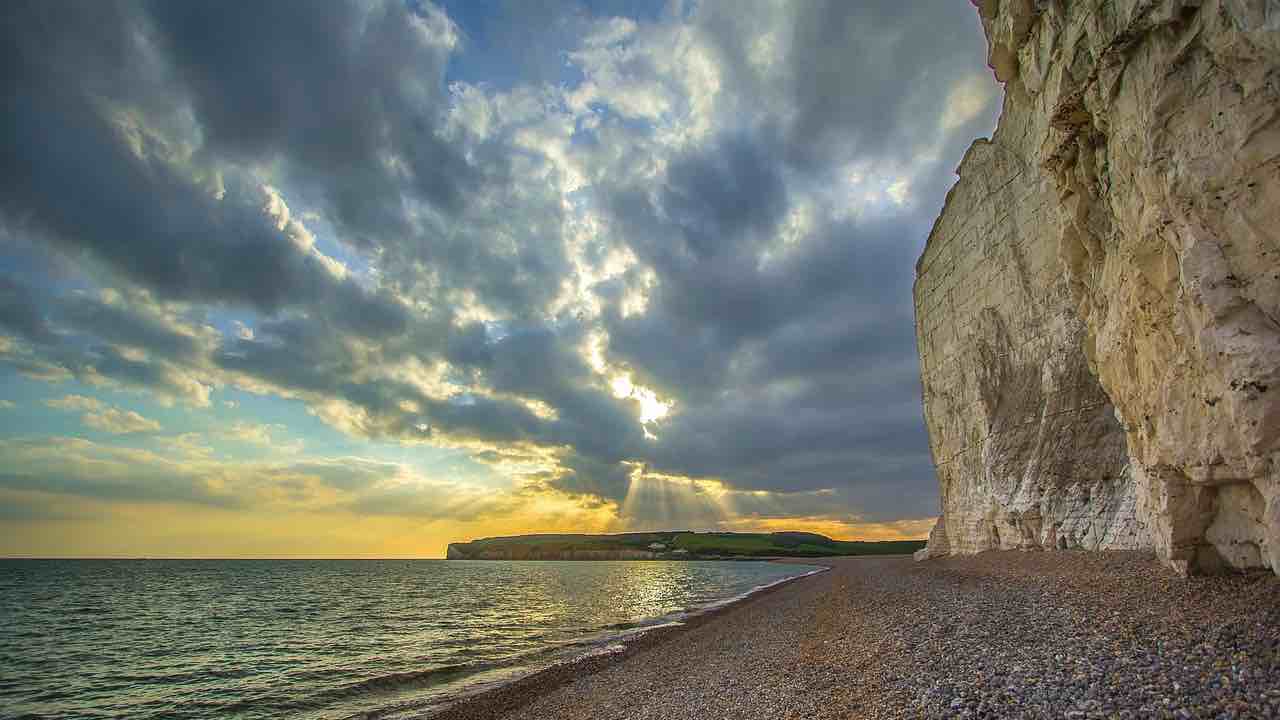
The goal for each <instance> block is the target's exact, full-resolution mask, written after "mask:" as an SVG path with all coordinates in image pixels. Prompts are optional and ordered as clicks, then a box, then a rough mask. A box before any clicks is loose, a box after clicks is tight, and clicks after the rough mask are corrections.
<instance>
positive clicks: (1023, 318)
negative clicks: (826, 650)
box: [915, 0, 1280, 572]
mask: <svg viewBox="0 0 1280 720" xmlns="http://www.w3.org/2000/svg"><path fill="white" fill-rule="evenodd" d="M975 4H976V5H978V7H979V12H980V14H981V17H982V22H983V26H984V28H985V30H986V34H987V39H988V42H989V45H990V56H989V60H990V64H991V66H992V68H993V69H994V71H995V74H996V77H997V79H999V80H1000V81H1001V82H1003V83H1004V84H1005V100H1004V109H1003V114H1002V116H1001V119H1000V125H999V128H998V129H997V131H996V132H995V134H994V136H993V137H992V138H991V140H989V141H987V140H980V141H978V142H976V143H974V145H973V147H972V148H970V150H969V152H968V154H967V155H966V156H965V159H964V161H963V163H962V164H961V166H960V169H959V174H960V179H959V182H958V183H957V185H956V187H955V188H954V189H953V190H952V191H951V193H950V194H949V195H948V197H947V203H946V207H945V208H944V209H943V212H942V215H941V216H940V217H939V218H938V220H937V223H936V224H935V226H934V228H933V231H932V233H931V234H930V237H929V241H928V245H927V247H926V248H925V251H924V253H923V255H922V256H921V258H920V260H919V263H918V264H917V267H916V275H917V279H916V285H915V305H916V321H917V322H916V325H917V335H918V345H919V349H920V355H921V372H922V380H923V387H924V404H925V419H926V423H927V425H928V429H929V434H930V442H931V447H932V451H933V456H934V461H935V463H936V465H937V471H938V478H939V481H940V484H941V491H942V517H941V519H940V520H939V523H938V526H937V527H936V528H935V530H934V532H933V533H932V535H931V536H930V540H929V546H928V549H927V550H925V551H923V552H921V553H920V556H921V557H929V556H936V555H941V554H946V553H952V552H954V553H969V552H977V551H981V550H985V549H989V548H1086V549H1105V548H1152V549H1154V550H1156V551H1157V552H1158V554H1159V555H1160V556H1161V557H1162V558H1163V559H1164V560H1165V562H1167V563H1168V564H1170V565H1171V566H1172V567H1174V568H1176V569H1178V570H1180V571H1182V572H1194V571H1213V570H1217V569H1222V568H1260V567H1270V568H1272V569H1273V570H1280V462H1278V461H1280V121H1278V120H1277V114H1278V113H1280V4H1277V3H1276V2H1275V0H1216V1H1215V0H1194V1H1193V0H1115V1H1114V2H1099V1H1096V0H1095V1H1084V2H1064V1H1063V0H981V1H980V2H979V1H978V0H975Z"/></svg>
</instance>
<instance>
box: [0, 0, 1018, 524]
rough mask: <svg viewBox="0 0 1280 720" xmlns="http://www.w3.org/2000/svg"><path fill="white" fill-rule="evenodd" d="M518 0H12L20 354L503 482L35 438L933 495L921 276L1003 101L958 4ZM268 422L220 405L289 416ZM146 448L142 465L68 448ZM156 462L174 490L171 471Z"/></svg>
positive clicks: (1, 323)
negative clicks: (446, 456) (481, 6)
mask: <svg viewBox="0 0 1280 720" xmlns="http://www.w3.org/2000/svg"><path fill="white" fill-rule="evenodd" d="M535 5H536V7H535V6H534V5H531V4H528V3H513V4H511V5H510V7H509V8H508V10H509V12H508V13H507V14H504V15H502V16H501V17H499V18H495V19H494V20H493V22H492V23H491V24H490V25H488V26H487V28H488V29H487V30H482V29H479V28H478V27H476V26H474V25H473V26H471V27H467V26H465V21H466V18H465V17H460V18H450V17H448V15H447V14H446V13H445V12H443V11H442V10H440V9H438V8H437V7H435V6H434V5H432V4H431V3H429V2H423V3H404V2H400V1H399V0H377V1H374V2H330V3H323V4H316V3H307V2H279V3H273V4H271V5H270V6H269V7H265V8H264V7H256V6H254V7H250V6H247V5H237V4H230V5H191V4H175V3H169V2H146V1H140V2H104V3H95V4H92V5H91V6H86V7H84V8H79V9H78V11H77V12H75V13H66V12H63V11H62V10H61V9H60V8H58V7H57V6H56V5H50V4H49V3H41V2H19V3H17V4H15V5H13V6H12V7H11V8H9V12H8V22H7V23H6V24H5V26H4V28H3V29H0V79H2V80H3V82H4V84H5V87H7V88H10V89H11V91H12V94H13V95H14V96H21V97H22V98H23V103H21V106H20V107H17V108H15V110H14V111H13V112H10V113H6V114H5V115H4V116H3V117H2V118H0V152H3V153H4V156H5V157H6V158H7V165H8V166H9V167H10V168H12V171H11V172H9V173H6V174H5V176H4V177H3V178H0V333H3V334H0V361H2V362H3V363H4V364H5V366H6V368H8V369H11V370H14V371H17V372H19V373H22V374H23V375H24V376H26V377H28V378H34V379H37V380H42V381H50V382H53V381H64V380H68V379H74V380H77V381H79V382H80V383H82V384H84V385H88V386H100V387H125V388H130V389H142V390H146V391H149V392H151V393H153V394H154V397H155V398H156V399H157V400H159V401H161V402H165V403H171V402H181V403H184V404H185V405H187V406H188V407H189V408H192V409H197V410H198V409H201V408H209V407H211V404H210V397H211V394H212V393H213V392H214V391H215V390H218V389H229V388H235V389H238V390H242V391H247V392H250V393H254V394H256V395H258V396H260V397H262V398H263V399H264V401H265V402H275V401H279V400H280V399H287V400H289V401H299V402H301V403H303V404H305V406H306V408H307V409H308V410H309V411H310V412H311V413H312V414H313V415H314V416H315V417H317V418H319V419H320V420H322V421H323V422H325V423H327V424H328V425H330V426H332V427H334V428H337V429H339V430H340V431H342V432H344V433H347V434H348V435H350V436H352V437H354V438H358V439H370V440H377V441H391V442H399V443H403V444H405V445H420V444H431V445H434V446H436V447H437V448H446V449H454V450H457V451H459V452H463V453H466V454H469V455H470V456H471V457H473V458H474V459H475V460H477V461H478V462H482V463H485V464H487V465H489V466H490V467H493V468H496V470H495V471H496V472H498V471H500V472H501V473H503V474H504V475H505V476H506V477H507V479H508V481H509V484H510V487H509V488H507V489H506V492H507V493H508V494H506V495H503V496H501V501H494V502H490V501H489V500H488V499H486V494H485V493H484V492H478V491H476V490H475V489H474V488H471V487H468V486H465V485H462V484H456V483H453V484H451V483H439V482H426V481H422V479H421V478H416V479H414V478H409V479H406V478H408V477H409V476H407V475H405V474H404V473H403V472H402V471H401V470H400V469H394V468H393V469H391V470H388V469H387V468H384V467H381V466H378V467H374V466H367V465H364V464H360V463H356V465H355V466H354V469H352V470H350V471H349V472H347V473H346V474H343V472H342V471H341V470H339V469H336V468H334V467H331V466H330V465H327V464H325V463H323V462H322V463H319V464H314V463H313V464H311V465H308V466H305V467H304V465H302V464H300V463H302V462H303V458H301V457H291V458H288V459H287V461H286V462H281V463H277V464H276V465H273V466H270V467H267V466H265V465H257V466H253V467H249V466H245V465H237V464H235V461H233V460H227V459H223V458H216V457H215V454H214V453H212V451H210V450H209V449H208V446H207V445H205V444H203V440H200V441H199V442H197V440H196V439H193V438H190V437H188V438H187V440H185V441H180V440H177V439H172V438H181V437H184V436H185V435H184V432H183V431H184V430H186V429H188V428H176V427H175V428H167V429H166V430H167V432H169V433H175V435H167V436H165V437H167V438H171V439H172V440H171V441H163V442H160V441H159V439H158V438H156V439H157V441H158V443H159V444H158V447H160V448H161V451H160V452H158V453H157V458H160V459H158V460H157V459H154V458H151V457H142V456H121V455H113V454H112V452H111V451H108V450H106V449H104V448H101V447H96V446H95V447H93V448H84V447H79V449H78V450H77V452H78V455H77V456H78V457H80V458H81V462H80V464H79V465H76V466H75V467H70V466H65V465H58V466H57V467H56V471H55V469H50V468H53V466H52V465H51V466H50V468H46V470H47V472H44V475H40V477H45V478H46V479H48V482H49V483H52V485H51V486H52V487H62V488H65V489H67V490H68V491H69V492H70V491H71V490H76V491H77V492H78V491H84V492H87V493H90V494H92V493H98V494H99V495H100V496H102V497H108V496H112V497H115V496H117V495H118V496H120V497H128V498H135V499H137V498H165V497H167V498H169V499H170V500H172V501H183V502H195V503H206V504H211V505H216V506H219V507H221V506H236V507H241V506H243V505H244V504H246V503H251V502H261V503H266V504H271V503H275V502H282V503H286V504H287V503H288V502H304V500H303V499H305V503H317V504H319V505H325V503H328V505H325V507H329V506H332V507H339V506H341V507H345V508H349V509H351V511H352V512H361V513H366V514H370V515H379V516H388V514H390V513H393V512H402V513H407V514H416V515H420V516H422V517H431V518H436V517H442V516H444V515H448V514H450V513H453V514H456V515H458V516H465V517H497V516H499V515H501V514H502V513H504V512H508V511H509V507H508V506H507V505H506V504H505V503H508V502H514V503H518V502H519V498H521V497H525V496H522V495H521V493H533V494H534V495H536V497H537V498H538V499H539V502H542V503H544V504H545V505H546V507H548V508H551V509H548V511H547V512H549V513H559V514H560V515H558V516H560V517H587V516H590V517H592V518H596V515H595V513H596V512H597V510H599V509H603V510H600V511H601V512H605V511H607V512H613V513H615V516H614V521H615V522H616V523H618V527H650V526H654V525H655V524H662V523H667V522H690V523H704V522H705V523H711V524H712V525H715V526H722V524H723V523H734V522H741V523H750V522H756V523H768V522H773V521H774V520H775V519H783V518H786V517H793V518H808V520H806V522H812V523H828V522H829V523H844V525H841V527H847V528H853V527H866V528H871V527H872V526H873V525H875V524H877V523H888V522H895V521H897V520H901V519H903V518H906V519H908V520H911V521H912V522H914V521H916V520H918V519H919V518H923V517H925V516H927V515H929V514H930V513H931V512H932V511H933V509H934V507H935V506H936V489H935V487H934V478H933V473H932V468H931V463H930V458H929V455H928V448H927V443H926V441H925V435H924V431H923V427H922V423H921V415H920V409H919V386H918V380H917V368H916V360H915V349H914V336H913V330H912V308H911V299H910V298H911V294H910V284H911V280H912V266H913V262H914V258H915V255H916V254H917V253H918V252H919V249H920V247H921V246H922V244H923V240H924V238H925V236H926V235H927V232H928V227H929V224H930V222H931V220H932V217H933V216H934V215H935V214H936V212H937V209H938V208H939V207H940V206H941V203H942V199H943V195H944V193H945V190H946V188H947V186H949V185H950V183H951V182H952V181H953V179H954V176H953V174H952V168H954V167H955V165H956V164H957V163H958V160H959V158H960V155H961V153H962V152H963V150H964V147H965V146H966V145H967V143H968V141H969V139H970V138H971V137H973V136H974V135H976V134H979V133H981V132H984V131H986V130H989V129H990V126H991V125H992V123H993V120H994V113H995V110H996V103H995V101H996V99H997V95H998V93H997V92H995V88H994V83H993V82H992V80H991V78H990V75H989V73H987V72H986V70H985V68H984V66H983V64H984V57H985V54H984V52H983V48H982V36H981V32H980V28H979V27H978V23H977V19H976V14H975V13H974V12H973V11H972V9H971V8H969V7H967V6H964V4H962V3H960V4H958V3H954V2H943V1H941V0H938V1H931V2H924V3H916V4H912V5H911V6H910V7H907V6H905V5H903V4H901V3H894V2H889V1H888V0H884V1H877V2H863V3H847V2H846V3H840V2H809V3H801V4H778V3H767V2H760V3H750V4H749V5H747V4H743V3H701V4H697V5H694V6H689V7H683V6H681V8H679V9H677V8H676V6H671V7H670V8H668V9H667V10H664V11H660V12H655V13H652V14H648V15H645V16H640V17H629V18H623V17H611V16H610V15H609V14H608V13H607V12H604V11H603V10H601V8H600V6H593V7H592V8H588V7H584V6H580V5H578V4H577V3H575V2H564V3H539V4H535ZM614 10H617V11H618V12H619V13H621V12H622V11H623V10H628V8H614ZM460 22H462V23H464V24H463V25H460V24H459V23H460ZM939 27H967V28H970V29H971V32H957V33H947V34H945V37H941V36H939V35H938V33H937V32H936V29H937V28H939ZM228 38H234V39H235V42H229V41H228ZM509 41H510V42H509ZM513 59H515V60H513ZM6 371H7V370H6ZM619 388H624V389H626V391H625V392H619V391H618V389H619ZM71 398H79V399H71ZM89 401H92V402H95V403H99V404H98V405H95V406H93V407H89V405H88V402H89ZM57 402H59V403H63V404H64V405H65V406H64V407H61V409H65V410H68V411H76V412H80V413H82V414H83V417H82V420H83V422H84V423H85V425H86V426H89V427H92V428H95V429H99V430H104V431H107V432H113V433H144V432H149V433H156V432H159V431H160V430H161V428H160V426H159V424H158V423H155V422H154V421H152V420H149V419H147V418H145V417H143V416H141V415H138V414H137V413H135V412H133V411H127V410H123V409H120V408H114V407H110V406H106V405H103V404H101V403H100V402H99V401H96V400H93V399H92V398H89V397H87V396H67V397H64V398H62V399H61V400H59V401H57ZM224 402H230V401H224ZM225 407H231V406H225ZM287 430H289V429H287V428H277V427H274V426H268V425H263V424H257V423H250V422H243V421H242V422H238V423H236V424H233V425H231V426H229V427H226V428H225V429H223V430H221V431H215V432H213V433H211V434H210V437H218V436H219V435H220V436H221V437H223V438H224V439H232V440H235V441H236V442H237V443H249V444H254V445H258V446H260V447H264V448H275V449H287V450H289V451H290V452H291V453H292V454H294V455H301V453H302V450H303V446H302V445H301V444H299V442H298V441H296V440H295V441H291V442H289V443H286V444H284V445H282V444H281V443H280V441H279V439H280V438H281V437H283V436H284V435H283V433H285V432H286V431H287ZM166 443H167V444H166ZM28 451H30V452H34V450H30V449H28V450H24V451H23V452H28ZM12 452H18V450H17V449H13V450H12ZM24 457H25V456H24ZM164 458H168V460H165V459H164ZM179 458H181V459H182V460H181V461H182V462H187V463H194V464H193V465H192V466H191V467H183V468H176V467H172V466H166V465H165V464H164V463H165V462H174V463H176V462H179ZM48 462H50V463H52V462H53V461H52V460H48ZM130 462H136V463H141V464H143V465H145V466H146V467H148V468H151V469H152V470H153V471H154V472H155V473H156V474H155V476H154V477H153V478H151V479H150V480H149V479H147V477H141V478H140V479H138V478H130V477H126V476H125V475H124V474H122V473H119V474H116V475H112V474H110V473H108V475H107V477H108V478H113V479H109V480H106V481H101V480H94V479H93V478H92V477H90V476H89V475H87V474H85V473H84V472H83V471H82V470H83V467H87V466H90V465H93V466H95V467H97V466H102V467H107V466H110V467H111V468H115V467H117V466H121V467H123V466H125V465H127V464H128V463H130ZM325 462H328V461H325ZM638 467H640V468H644V470H643V472H641V473H639V474H637V472H636V470H635V468H638ZM218 468H221V470H218ZM162 469H163V470H162ZM15 472H16V471H15ZM32 472H33V473H34V472H35V471H34V470H33V471H32ZM113 472H114V471H113ZM162 472H175V473H178V474H177V475H176V477H180V478H183V480H182V482H181V483H178V486H179V487H180V488H183V489H172V488H171V489H169V490H160V489H157V488H158V487H162V486H161V485H157V486H156V487H152V485H151V484H149V483H151V481H152V480H154V479H156V478H158V477H160V474H161V473H162ZM383 472H389V473H390V474H389V475H381V474H379V473H383ZM37 475H38V473H37V474H32V475H22V474H21V473H19V474H17V475H14V477H15V478H20V477H30V478H34V477H36V476H37ZM145 475H146V473H143V476H145ZM654 478H661V480H654ZM13 482H14V483H16V484H15V487H18V486H22V487H26V486H25V485H22V483H21V482H18V480H14V481H13ZM23 482H27V481H23ZM30 482H31V483H36V484H39V483H37V482H36V481H35V480H30ZM41 482H43V481H41ZM655 483H656V484H655ZM357 487H358V488H364V489H363V490H359V491H357V490H355V489H353V488H357ZM254 488H258V489H257V490H255V489H254ZM712 489H715V490H714V492H712ZM641 491H643V493H642V495H637V493H640V492H641ZM166 493H169V494H168V495H166ZM755 493H763V494H762V495H757V494H755ZM642 496H643V497H647V498H649V499H650V500H652V502H650V501H648V500H646V501H643V502H642V501H641V498H642ZM529 497H532V495H531V496H529ZM629 497H630V498H631V502H630V503H628V498H629ZM290 498H292V499H290ZM512 498H515V499H514V500H513V499H512ZM550 498H555V500H554V501H552V500H551V499H550ZM708 498H719V500H718V501H716V502H710V501H708ZM814 498H818V499H820V500H821V502H820V503H819V505H821V507H817V506H814V505H813V504H812V502H811V501H812V500H813V499H814ZM766 499H767V500H768V503H766V502H765V500H766ZM708 502H710V504H708ZM305 503H304V504H305ZM766 505H769V507H766ZM583 508H588V509H589V510H583ZM580 513H586V515H582V514H580ZM593 522H594V520H593ZM718 524H720V525H718ZM762 526H763V525H762ZM868 531H870V530H868Z"/></svg>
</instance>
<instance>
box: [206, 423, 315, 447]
mask: <svg viewBox="0 0 1280 720" xmlns="http://www.w3.org/2000/svg"><path fill="white" fill-rule="evenodd" d="M287 430H288V428H286V427H285V426H284V425H280V424H278V423H276V424H268V423H253V422H245V421H243V420H238V421H236V422H234V423H232V424H231V427H229V428H227V429H226V430H224V431H222V436H223V437H226V438H228V439H231V440H236V441H239V442H242V443H249V444H251V445H258V446H260V447H265V448H271V449H273V450H275V451H276V452H282V453H297V452H301V451H302V448H303V447H304V446H305V442H304V441H303V440H301V439H296V438H295V439H293V440H288V441H284V440H280V439H279V437H278V436H279V434H280V433H283V432H286V431H287Z"/></svg>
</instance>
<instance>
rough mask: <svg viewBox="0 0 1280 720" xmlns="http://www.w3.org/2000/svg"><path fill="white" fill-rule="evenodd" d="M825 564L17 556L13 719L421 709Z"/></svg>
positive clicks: (6, 607) (6, 692)
mask: <svg viewBox="0 0 1280 720" xmlns="http://www.w3.org/2000/svg"><path fill="white" fill-rule="evenodd" d="M814 570H815V568H813V567H808V566H801V565H783V564H776V563H767V562H662V561H654V562H501V561H443V560H404V561H398V560H350V561H347V560H316V561H311V560H194V561H186V560H0V717H6V718H9V717H24V716H25V717H58V718H63V717H95V718H96V717H128V718H279V717H285V718H300V719H304V720H311V719H320V718H351V717H367V718H404V717H415V716H419V715H421V714H424V713H429V712H430V711H431V710H432V709H433V708H439V707H441V706H442V705H443V704H447V703H448V702H450V701H452V700H455V699H456V698H458V697H459V696H461V695H464V694H467V693H470V692H475V691H477V690H479V689H483V688H486V687H490V686H492V685H494V684H498V683H501V682H505V681H509V680H511V679H513V678H515V677H518V676H520V675H523V674H526V673H528V672H531V671H533V670H536V669H539V668H542V667H546V666H548V665H551V664H553V663H556V662H560V661H564V660H567V659H571V658H573V657H575V656H578V655H582V654H586V653H595V652H610V651H612V650H614V649H617V647H618V643H619V642H623V641H625V638H626V637H627V636H628V635H634V634H636V633H638V632H643V631H645V630H646V629H648V628H652V627H656V626H659V625H662V624H666V623H670V622H679V621H680V620H681V619H682V618H684V617H687V615H688V614H689V613H694V612H699V611H701V610H705V609H707V608H709V607H713V606H715V605H718V604H723V603H724V602H726V601H729V600H731V599H733V598H735V597H740V596H742V595H743V594H744V593H749V592H751V591H752V590H753V589H757V588H760V587H763V586H767V585H770V584H773V583H775V582H778V581H781V580H783V579H785V578H788V577H794V576H797V575H802V574H806V573H808V572H812V571H814Z"/></svg>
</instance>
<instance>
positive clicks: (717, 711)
mask: <svg viewBox="0 0 1280 720" xmlns="http://www.w3.org/2000/svg"><path fill="white" fill-rule="evenodd" d="M807 562H808V563H809V564H823V565H827V566H829V567H830V568H831V570H830V571H829V572H825V573H821V574H818V575H813V576H810V577H807V578H801V579H798V580H795V581H792V582H790V583H787V584H784V585H780V586H777V587H775V588H771V589H769V590H766V591H764V592H761V593H758V594H757V595H754V596H752V597H750V598H748V599H746V600H744V601H742V602H740V603H737V604H735V605H732V606H729V607H727V608H724V609H722V610H720V611H718V612H715V613H711V614H709V615H707V616H704V617H701V618H698V619H695V620H694V621H692V622H690V623H689V624H688V625H686V626H684V627H680V628H673V629H663V630H657V631H653V632H650V633H648V634H646V635H644V636H642V637H641V638H639V639H638V640H636V641H634V642H632V643H630V644H629V645H628V647H627V649H626V650H625V651H623V652H621V653H617V654H614V655H609V656H603V657H595V658H589V659H586V660H582V661H580V662H578V663H574V664H569V665H563V666H559V667H555V668H552V669H550V670H547V671H544V672H542V673H538V674H536V675H534V676H531V677H529V678H526V679H525V680H523V681H520V682H518V683H515V684H514V685H510V686H507V687H504V688H501V689H499V690H496V691H492V692H489V693H485V694H483V695H480V696H477V697H475V698H472V699H470V700H468V701H466V702H464V703H461V704H458V705H455V706H453V707H451V708H449V709H448V710H446V711H445V712H444V713H443V714H439V715H436V716H434V717H436V718H439V719H441V720H471V719H480V718H483V719H485V720H490V719H497V718H502V719H503V720H531V719H534V718H538V719H543V718H565V719H571V718H572V719H579V718H581V719H584V720H585V719H587V718H591V719H593V720H595V719H601V720H605V719H612V718H616V719H619V720H621V719H624V718H625V719H627V720H641V719H653V720H659V719H668V718H671V719H674V718H708V719H711V718H724V719H725V720H729V719H740V718H741V719H746V718H761V719H764V718H796V719H800V718H943V717H974V718H981V717H986V718H1000V717H1020V718H1051V717H1052V718H1218V717H1225V718H1280V580H1278V579H1277V578H1276V577H1275V576H1273V575H1271V574H1270V573H1265V574H1263V573H1258V574H1251V575H1236V576H1226V577H1212V578H1192V579H1182V578H1178V577H1176V576H1174V575H1173V574H1171V573H1170V572H1168V571H1167V570H1165V569H1164V568H1162V567H1160V566H1159V565H1158V564H1157V563H1156V562H1155V561H1154V559H1153V558H1152V557H1150V556H1149V555H1147V554H1144V553H1127V552H1112V553H1079V552H1035V553H1018V552H991V553H983V554H982V555H978V556H973V557H966V558H945V559H941V560H934V561H930V562H926V563H914V562H912V561H911V560H910V559H909V558H903V557H893V558H884V557H875V558H871V557H869V558H840V559H835V560H821V561H807Z"/></svg>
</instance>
